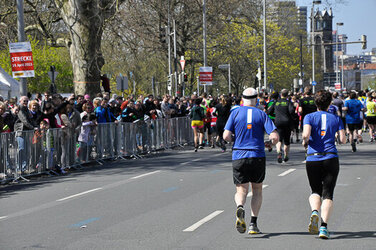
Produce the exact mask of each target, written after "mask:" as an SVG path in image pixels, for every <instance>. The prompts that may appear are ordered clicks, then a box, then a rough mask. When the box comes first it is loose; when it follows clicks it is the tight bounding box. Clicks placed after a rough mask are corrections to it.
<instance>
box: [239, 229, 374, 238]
mask: <svg viewBox="0 0 376 250" xmlns="http://www.w3.org/2000/svg"><path fill="white" fill-rule="evenodd" d="M283 235H311V234H310V233H308V232H280V233H265V234H260V235H254V236H248V237H246V238H247V239H269V238H272V237H277V236H283ZM312 236H314V235H312ZM365 238H376V231H360V232H335V231H334V232H331V237H330V239H332V240H339V239H365Z"/></svg>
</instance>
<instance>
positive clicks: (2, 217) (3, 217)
mask: <svg viewBox="0 0 376 250" xmlns="http://www.w3.org/2000/svg"><path fill="white" fill-rule="evenodd" d="M6 217H8V216H1V217H0V220H2V219H5V218H6Z"/></svg>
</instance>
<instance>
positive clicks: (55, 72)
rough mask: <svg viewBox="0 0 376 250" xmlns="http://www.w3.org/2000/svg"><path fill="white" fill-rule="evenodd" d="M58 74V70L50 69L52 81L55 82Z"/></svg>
mask: <svg viewBox="0 0 376 250" xmlns="http://www.w3.org/2000/svg"><path fill="white" fill-rule="evenodd" d="M58 74H59V72H57V71H48V76H49V77H50V79H51V82H55V80H56V77H57V75H58Z"/></svg>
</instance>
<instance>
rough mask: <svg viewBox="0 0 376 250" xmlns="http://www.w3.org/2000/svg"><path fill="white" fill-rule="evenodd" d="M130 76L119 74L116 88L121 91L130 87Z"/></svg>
mask: <svg viewBox="0 0 376 250" xmlns="http://www.w3.org/2000/svg"><path fill="white" fill-rule="evenodd" d="M128 88H129V86H128V77H126V76H122V74H120V75H119V76H117V77H116V89H117V90H120V91H124V90H125V89H128Z"/></svg>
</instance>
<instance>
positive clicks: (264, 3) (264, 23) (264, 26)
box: [263, 0, 267, 91]
mask: <svg viewBox="0 0 376 250" xmlns="http://www.w3.org/2000/svg"><path fill="white" fill-rule="evenodd" d="M263 15H264V20H263V36H264V90H265V91H266V78H267V72H266V1H265V0H264V2H263Z"/></svg>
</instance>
